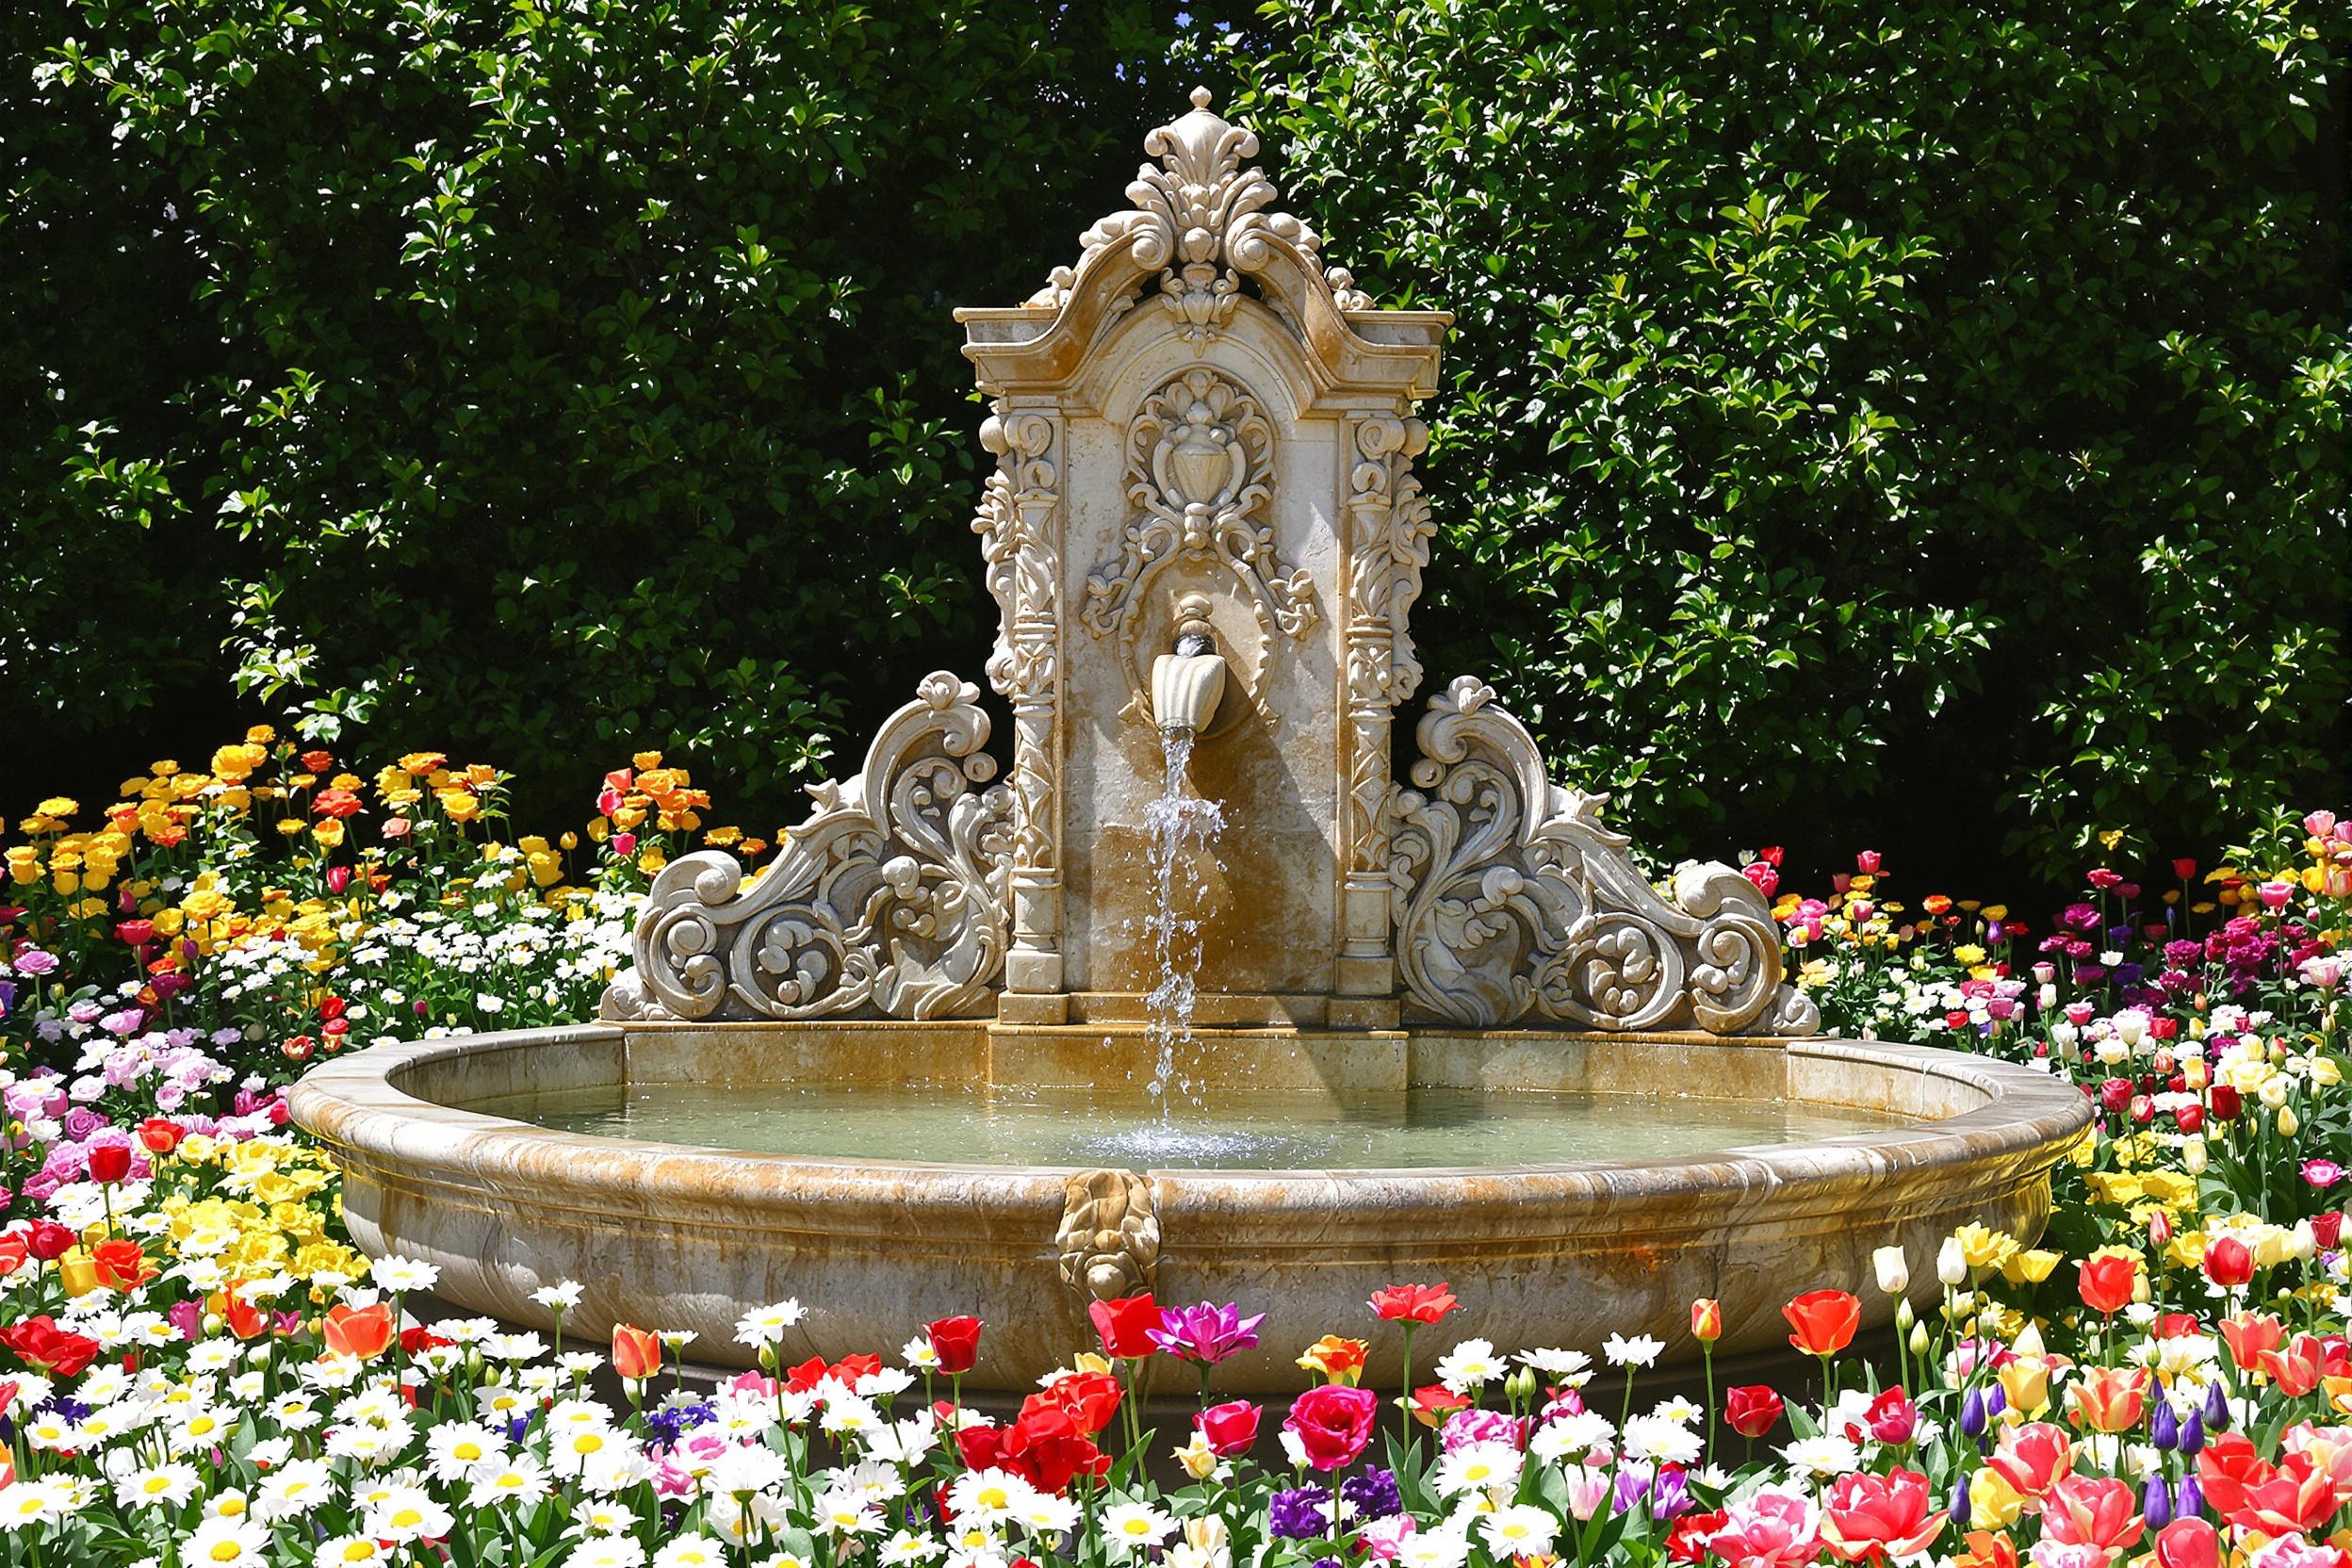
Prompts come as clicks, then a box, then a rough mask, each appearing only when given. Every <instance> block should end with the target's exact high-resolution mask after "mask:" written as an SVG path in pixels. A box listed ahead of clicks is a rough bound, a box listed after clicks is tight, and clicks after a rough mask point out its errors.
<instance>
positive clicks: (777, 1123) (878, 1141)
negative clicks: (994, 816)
mask: <svg viewBox="0 0 2352 1568" xmlns="http://www.w3.org/2000/svg"><path fill="white" fill-rule="evenodd" d="M466 1109H468V1110H475V1111H481V1112H482V1113H483V1114H485V1115H490V1116H504V1117H513V1118H515V1119H519V1120H523V1121H530V1122H534V1123H536V1124H538V1125H540V1126H542V1127H549V1128H554V1129H557V1130H560V1131H564V1132H575V1133H593V1134H596V1135H602V1136H608V1137H625V1138H635V1139H639V1140H643V1141H645V1142H652V1143H678V1144H703V1145H715V1146H718V1147H722V1148H729V1149H743V1150H751V1151H754V1152H760V1153H773V1154H806V1155H812V1156H818V1157H823V1158H829V1159H853V1160H855V1159H870V1160H930V1161H939V1162H946V1163H955V1164H974V1165H1049V1166H1126V1167H1130V1168H1146V1167H1162V1168H1169V1169H1201V1168H1220V1167H1221V1168H1233V1169H1257V1170H1285V1169H1292V1170H1300V1169H1331V1168H1409V1167H1430V1166H1492V1165H1546V1164H1555V1163H1561V1162H1574V1161H1583V1160H1655V1159H1671V1158H1674V1157H1676V1156H1679V1155H1688V1154H1701V1153H1707V1152H1713V1151H1716V1150H1723V1149H1733V1148H1741V1147H1745V1146H1748V1145H1752V1144H1773V1143H1786V1142H1791V1141H1797V1140H1802V1139H1805V1138H1816V1137H1836V1136H1839V1135H1845V1134H1849V1133H1864V1132H1871V1131H1884V1130H1885V1129H1887V1128H1888V1127H1894V1126H1901V1125H1904V1121H1903V1119H1902V1118H1899V1117H1893V1116H1887V1115H1876V1114H1870V1113H1865V1112H1858V1111H1844V1110H1837V1109H1831V1108H1827V1107H1821V1106H1808V1105H1789V1104H1783V1103H1777V1102H1766V1103H1743V1102H1739V1101H1728V1100H1694V1099H1688V1098H1682V1097H1676V1096H1649V1095H1633V1094H1608V1095H1587V1094H1487V1093H1484V1092H1481V1091H1479V1090H1476V1089H1415V1090H1411V1091H1405V1092H1387V1093H1366V1094H1355V1095H1348V1096H1347V1097H1345V1098H1344V1099H1340V1098H1334V1097H1331V1096H1329V1095H1322V1094H1294V1093H1259V1092H1253V1091H1237V1092H1236V1091H1223V1092H1219V1093H1218V1094H1217V1095H1216V1096H1215V1097H1214V1099H1213V1100H1212V1102H1211V1105H1210V1108H1209V1109H1207V1110H1206V1111H1188V1112H1186V1113H1185V1114H1184V1116H1182V1117H1181V1118H1178V1119H1174V1120H1172V1121H1171V1120H1168V1119H1164V1118H1163V1117H1162V1115H1161V1113H1160V1112H1159V1110H1158V1109H1157V1108H1156V1107H1155V1106H1154V1104H1153V1103H1151V1102H1149V1101H1147V1100H1145V1099H1143V1098H1142V1097H1139V1096H1134V1095H1128V1096H1123V1097H1120V1098H1119V1099H1116V1100H1112V1099H1107V1098H1106V1097H1105V1095H1104V1094H1103V1091H1101V1090H1097V1089H1007V1088H997V1089H988V1088H983V1087H978V1086H965V1085H920V1086H904V1087H890V1088H878V1087H850V1086H811V1087H796V1086H789V1085H766V1086H716V1085H699V1084H649V1085H636V1086H629V1087H627V1088H623V1087H621V1086H608V1087H603V1088H591V1089H564V1090H550V1091H546V1092H542V1093H534V1094H525V1095H510V1096H504V1097H501V1098H499V1099H497V1100H491V1101H482V1102H478V1103H473V1104H471V1105H468V1106H467V1107H466Z"/></svg>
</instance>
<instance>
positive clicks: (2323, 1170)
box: [2303, 1159, 2344, 1192]
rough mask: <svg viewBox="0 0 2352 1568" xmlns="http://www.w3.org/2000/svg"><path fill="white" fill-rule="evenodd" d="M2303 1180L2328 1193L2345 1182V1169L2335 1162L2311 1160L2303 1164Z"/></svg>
mask: <svg viewBox="0 0 2352 1568" xmlns="http://www.w3.org/2000/svg"><path fill="white" fill-rule="evenodd" d="M2303 1179H2304V1180H2305V1181H2307V1182H2309V1183H2311V1185H2313V1186H2315V1187H2317V1188H2318V1189H2319V1190H2320V1191H2322V1192H2326V1191H2327V1189H2328V1188H2329V1187H2331V1186H2334V1185H2335V1184H2337V1183H2338V1182H2341V1181H2343V1180H2344V1167H2342V1166H2340V1165H2338V1164H2337V1163H2336V1162H2335V1161H2333V1160H2322V1159H2311V1160H2305V1161H2304V1162H2303Z"/></svg>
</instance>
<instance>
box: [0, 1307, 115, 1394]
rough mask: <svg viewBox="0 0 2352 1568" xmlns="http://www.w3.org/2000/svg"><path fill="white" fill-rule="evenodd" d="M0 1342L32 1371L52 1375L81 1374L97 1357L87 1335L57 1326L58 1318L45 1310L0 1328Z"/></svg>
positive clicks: (97, 1345)
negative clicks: (36, 1315)
mask: <svg viewBox="0 0 2352 1568" xmlns="http://www.w3.org/2000/svg"><path fill="white" fill-rule="evenodd" d="M0 1346H6V1347H8V1348H9V1349H11V1350H13V1351H15V1352H16V1353H17V1355H18V1356H19V1357H20V1358H22V1359H23V1361H24V1364H25V1365H27V1366H29V1367H31V1368H32V1369H33V1370H34V1371H36V1372H40V1373H43V1374H45V1375H47V1376H49V1377H52V1378H78V1377H80V1376H81V1375H82V1374H83V1373H84V1372H86V1371H88V1370H89V1369H90V1363H91V1362H93V1361H95V1360H97V1359H98V1351H99V1349H100V1346H99V1344H98V1342H97V1341H96V1340H94V1339H92V1338H90V1336H89V1335H87V1334H77V1333H73V1332H70V1331H67V1330H64V1329H60V1328H58V1327H57V1319H56V1318H54V1317H51V1316H50V1315H48V1314H47V1313H42V1314H41V1315H40V1316H38V1317H27V1318H25V1319H24V1320H23V1321H21V1322H17V1323H11V1324H9V1325H8V1327H7V1328H5V1329H0Z"/></svg>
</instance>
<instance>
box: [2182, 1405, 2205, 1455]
mask: <svg viewBox="0 0 2352 1568" xmlns="http://www.w3.org/2000/svg"><path fill="white" fill-rule="evenodd" d="M2177 1441H2178V1443H2179V1445H2180V1453H2181V1455H2182V1457H2184V1458H2187V1459H2195V1458H2196V1457H2197V1455H2198V1454H2199V1453H2201V1452H2203V1451H2204V1447H2205V1416H2204V1414H2203V1413H2201V1412H2199V1411H2197V1410H2194V1409H2193V1410H2191V1411H2190V1412H2189V1413H2188V1414H2186V1415H2184V1416H2182V1417H2181V1418H2180V1437H2179V1439H2178V1440H2177Z"/></svg>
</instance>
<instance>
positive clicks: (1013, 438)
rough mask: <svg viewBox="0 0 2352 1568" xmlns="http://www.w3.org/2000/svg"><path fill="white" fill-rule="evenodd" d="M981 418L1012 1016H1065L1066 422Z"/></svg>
mask: <svg viewBox="0 0 2352 1568" xmlns="http://www.w3.org/2000/svg"><path fill="white" fill-rule="evenodd" d="M995 410H996V412H995V413H994V414H993V415H992V416H991V417H989V418H988V421H987V423H985V424H984V425H982V426H981V429H980V441H981V444H982V445H983V446H985V447H986V448H987V449H988V450H989V451H991V452H994V453H995V454H996V460H997V462H996V472H995V473H994V474H991V475H990V476H989V477H988V490H987V492H986V494H985V495H984V496H983V497H982V498H981V502H980V512H979V515H977V516H976V517H974V518H973V519H972V531H973V532H975V533H977V534H979V535H980V538H981V553H982V555H983V557H984V558H985V559H986V561H987V563H988V590H989V592H990V593H991V594H993V595H994V596H995V597H996V601H997V605H998V608H999V610H1000V611H1001V613H1002V614H1001V618H1000V620H999V623H998V631H997V640H996V651H995V652H994V654H992V655H991V656H990V657H989V660H988V683H989V684H990V685H992V686H994V687H995V688H996V690H997V692H998V693H999V694H1001V695H1003V696H1005V698H1006V699H1008V700H1009V701H1010V702H1011V703H1012V705H1013V769H1012V776H1011V777H1010V779H1009V780H1008V781H1007V782H1008V784H1009V786H1010V788H1011V791H1012V797H1013V798H1012V804H1013V825H1012V832H1013V861H1012V872H1011V877H1010V892H1011V900H1012V948H1011V951H1010V952H1009V953H1008V954H1007V955H1006V956H1005V997H1004V1000H1003V1003H1002V1009H1003V1015H1004V1016H1005V1018H1006V1019H1007V1021H1019V1022H1025V1023H1058V1022H1060V1021H1062V1020H1063V1018H1064V1017H1065V1016H1066V1014H1067V1009H1068V1003H1067V1001H1066V999H1065V998H1064V997H1063V996H1062V994H1061V993H1062V949H1061V940H1062V936H1061V934H1062V874H1061V845H1062V802H1061V790H1060V788H1059V780H1060V776H1061V757H1060V754H1059V745H1060V733H1061V648H1060V637H1061V630H1060V624H1061V617H1060V613H1059V607H1058V604H1057V600H1058V597H1059V594H1060V587H1059V573H1060V570H1061V564H1060V559H1059V555H1058V552H1057V551H1056V549H1055V547H1054V540H1055V538H1056V537H1057V536H1058V529H1059V519H1058V517H1057V516H1056V512H1057V510H1058V508H1059V507H1060V505H1061V489H1060V471H1059V468H1058V467H1057V466H1056V462H1055V459H1056V457H1057V456H1058V449H1059V447H1060V443H1061V428H1060V421H1059V420H1058V419H1057V418H1056V417H1054V416H1053V415H1052V414H1048V413H1040V412H1037V411H1034V410H1014V409H1010V408H1008V407H1007V406H1006V404H1005V401H1004V400H999V401H998V402H997V403H996V405H995Z"/></svg>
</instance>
